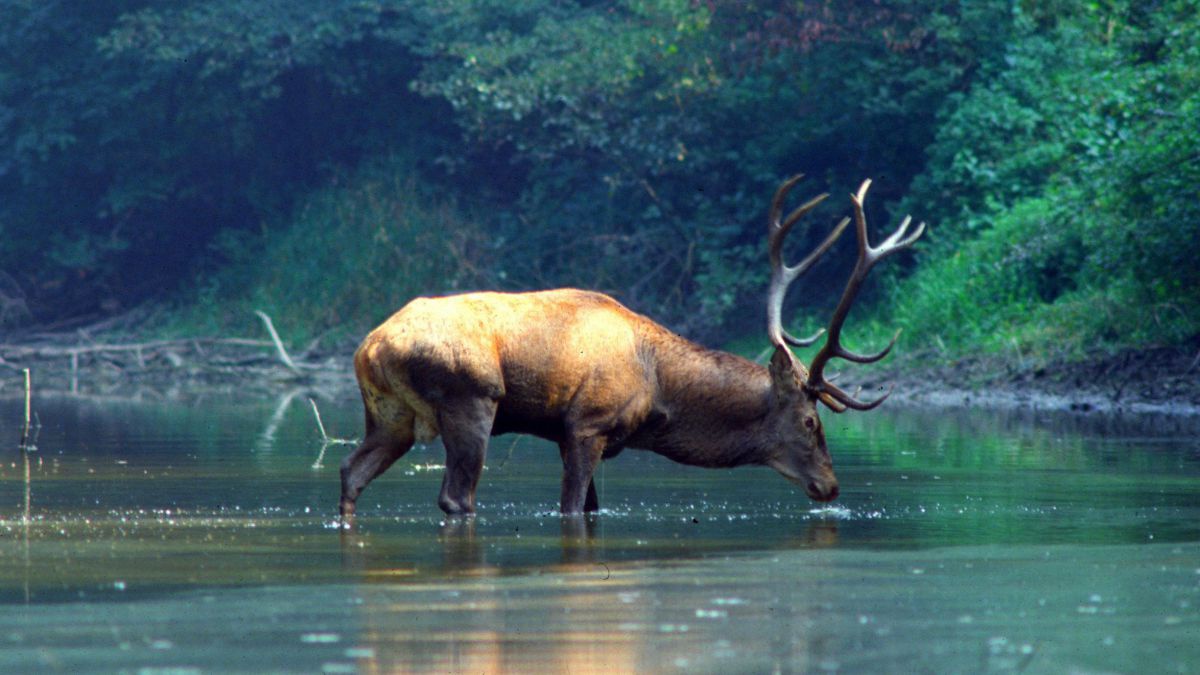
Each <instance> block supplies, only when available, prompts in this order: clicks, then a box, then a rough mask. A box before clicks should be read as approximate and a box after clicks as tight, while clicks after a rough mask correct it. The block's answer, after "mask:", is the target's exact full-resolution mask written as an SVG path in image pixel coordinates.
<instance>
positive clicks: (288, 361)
mask: <svg viewBox="0 0 1200 675" xmlns="http://www.w3.org/2000/svg"><path fill="white" fill-rule="evenodd" d="M254 313H255V314H257V315H258V318H260V319H262V322H263V324H264V325H265V326H266V327H267V332H268V333H270V334H271V341H272V342H274V343H275V351H276V352H278V354H279V360H280V361H282V362H283V365H284V366H286V367H287V369H288V370H290V371H292V372H293V373H295V374H297V375H300V374H301V373H300V368H299V367H298V366H296V363H295V362H294V361H292V357H291V356H288V353H287V349H284V347H283V341H282V340H280V339H279V333H277V332H275V324H273V323H271V317H269V316H267V315H266V313H265V312H263V311H262V310H258V309H256V310H254Z"/></svg>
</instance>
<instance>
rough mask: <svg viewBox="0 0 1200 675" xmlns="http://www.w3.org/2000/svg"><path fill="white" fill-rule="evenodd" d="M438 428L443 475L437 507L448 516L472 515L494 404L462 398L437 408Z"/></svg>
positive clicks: (491, 400) (487, 401)
mask: <svg viewBox="0 0 1200 675" xmlns="http://www.w3.org/2000/svg"><path fill="white" fill-rule="evenodd" d="M437 416H438V427H439V429H440V430H441V432H442V443H443V444H444V445H445V446H446V472H445V474H443V475H442V490H441V493H440V494H439V495H438V506H439V507H440V508H441V509H442V511H445V512H446V513H447V514H449V515H465V514H470V513H474V512H475V489H476V488H477V487H478V486H479V475H480V474H481V473H482V472H483V461H484V458H485V456H486V454H487V444H488V438H489V437H490V436H491V432H492V424H493V423H494V422H495V420H496V401H495V400H493V399H490V398H463V399H458V400H454V401H447V402H446V403H444V404H443V405H441V406H440V407H439V408H438V413H437Z"/></svg>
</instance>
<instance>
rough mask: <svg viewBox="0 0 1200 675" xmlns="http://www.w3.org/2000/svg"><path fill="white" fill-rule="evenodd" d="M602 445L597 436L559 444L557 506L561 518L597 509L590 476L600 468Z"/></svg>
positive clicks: (596, 500) (598, 503) (593, 483)
mask: <svg viewBox="0 0 1200 675" xmlns="http://www.w3.org/2000/svg"><path fill="white" fill-rule="evenodd" d="M604 444H605V439H604V438H603V437H597V436H591V437H584V438H572V439H569V440H567V441H566V442H564V443H563V445H562V447H561V450H562V459H563V479H562V498H561V501H560V503H559V510H560V511H561V512H562V514H563V515H574V514H579V513H583V512H585V511H597V510H599V509H600V502H599V500H598V499H597V498H596V484H595V482H593V480H592V476H593V474H594V473H595V472H596V467H597V466H599V465H600V459H601V457H602V456H603V454H604Z"/></svg>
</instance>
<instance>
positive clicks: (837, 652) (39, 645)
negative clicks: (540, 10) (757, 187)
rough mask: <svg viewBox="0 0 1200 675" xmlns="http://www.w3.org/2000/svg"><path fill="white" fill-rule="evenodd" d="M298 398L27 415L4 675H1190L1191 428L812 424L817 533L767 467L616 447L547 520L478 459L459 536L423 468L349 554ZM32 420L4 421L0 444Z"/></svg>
mask: <svg viewBox="0 0 1200 675" xmlns="http://www.w3.org/2000/svg"><path fill="white" fill-rule="evenodd" d="M298 397H299V394H296V395H295V396H292V397H291V400H288V397H286V396H285V397H283V398H282V399H237V398H228V399H220V398H213V399H209V400H206V401H200V402H198V403H194V404H189V405H185V406H180V405H177V404H175V403H172V402H163V401H157V400H156V401H140V402H139V401H118V402H106V401H101V400H97V399H84V400H80V399H71V398H53V397H46V398H43V399H42V400H40V401H36V407H37V408H38V409H39V411H40V412H41V417H42V420H43V424H44V427H43V431H42V435H41V438H40V439H39V446H40V448H39V452H38V453H37V456H38V458H40V459H41V460H43V461H42V462H41V463H40V464H39V463H37V462H36V461H35V462H34V463H33V464H32V465H31V480H32V486H33V489H32V502H31V506H30V518H29V519H28V521H25V520H24V519H23V518H22V517H21V516H22V515H23V504H22V500H23V494H24V492H23V490H24V485H25V483H24V482H23V475H22V472H23V469H22V465H21V462H20V459H19V457H17V456H16V455H15V454H14V455H11V456H10V459H9V460H6V461H5V462H3V463H0V508H2V510H0V602H3V603H10V604H11V606H10V609H12V608H13V607H16V608H19V609H20V611H19V612H17V611H10V612H8V613H7V616H5V613H0V635H8V636H9V644H8V648H6V651H5V653H4V654H0V670H3V671H28V670H35V669H38V668H42V669H44V668H47V667H49V665H48V662H44V661H41V660H39V659H41V658H42V657H41V656H40V655H43V654H45V655H49V656H50V657H53V659H56V662H55V663H56V664H57V665H58V666H60V667H62V668H63V669H68V670H69V669H71V668H72V667H76V668H87V667H92V668H100V669H106V670H139V669H141V668H147V669H152V670H153V669H156V668H158V669H167V668H172V667H176V668H179V667H182V665H181V664H184V665H188V666H189V667H201V668H204V669H213V670H222V669H244V670H299V671H317V670H322V669H325V670H331V669H332V670H337V668H341V667H345V668H350V667H354V668H357V669H359V670H365V671H378V672H390V671H393V670H439V669H440V670H455V671H458V670H478V671H484V672H487V671H513V670H516V671H528V670H539V671H540V670H556V671H561V670H570V671H583V672H590V671H594V670H603V671H631V670H637V671H640V670H652V671H663V670H675V669H694V670H700V671H705V672H729V671H742V672H745V671H753V672H770V671H776V670H778V671H811V670H834V671H838V670H849V671H860V672H880V671H888V670H894V669H895V665H896V664H897V663H904V664H906V665H912V666H913V668H911V670H922V669H923V670H930V671H946V670H950V671H958V672H969V671H977V670H988V669H991V670H998V671H1006V670H1017V669H1022V668H1028V669H1030V670H1033V671H1042V672H1063V671H1069V670H1072V669H1075V670H1083V671H1088V670H1097V669H1102V668H1108V669H1115V670H1130V671H1133V670H1145V671H1172V670H1175V671H1177V670H1180V669H1181V667H1186V666H1187V665H1188V664H1194V663H1196V662H1200V653H1198V652H1197V650H1198V647H1197V646H1196V643H1195V641H1194V628H1195V626H1196V625H1200V614H1198V612H1200V566H1198V564H1197V562H1196V561H1197V560H1200V551H1198V550H1197V544H1196V542H1197V541H1200V450H1198V447H1197V444H1196V441H1195V439H1196V438H1197V436H1196V435H1187V434H1180V433H1179V432H1178V430H1179V429H1184V428H1186V425H1185V424H1183V423H1179V424H1177V425H1175V427H1174V429H1175V430H1173V431H1170V432H1162V431H1159V430H1157V429H1156V428H1155V426H1154V424H1156V423H1155V422H1151V423H1149V426H1147V425H1143V424H1139V423H1136V422H1132V421H1113V420H1111V419H1102V418H1096V417H1090V416H1089V417H1083V416H1066V417H1056V418H1049V417H1043V416H1039V415H1031V414H1024V413H1012V414H1001V415H997V414H983V413H979V412H978V411H940V412H938V411H921V410H905V409H901V408H899V407H894V408H892V409H889V410H885V411H879V412H877V413H875V414H872V415H860V416H853V417H852V416H837V417H835V418H833V419H832V420H831V421H830V422H829V429H828V433H829V436H830V442H831V445H832V447H833V452H834V455H835V461H836V462H837V465H838V468H839V472H840V475H841V478H842V483H843V489H844V492H843V497H842V498H841V499H839V501H838V502H837V505H836V506H834V507H819V506H818V505H815V504H813V503H811V502H810V501H808V500H807V499H806V498H805V497H804V496H803V494H802V493H801V492H800V491H798V490H796V489H795V488H794V487H793V486H791V485H790V484H788V483H787V482H786V481H783V480H780V479H779V478H778V477H777V476H775V475H774V474H773V473H772V472H770V471H769V470H763V471H761V472H759V471H756V470H754V469H745V470H737V471H709V470H698V469H690V468H688V467H681V466H678V465H674V464H671V463H669V462H667V461H665V460H662V459H660V458H657V457H654V456H652V455H647V454H645V453H637V452H627V453H624V454H623V455H622V456H620V457H618V458H617V459H615V460H614V461H612V462H606V463H605V465H604V467H603V469H602V470H601V473H600V476H599V477H598V479H597V487H598V488H599V490H600V492H601V505H602V506H603V507H604V510H603V511H602V512H600V513H599V514H595V515H589V516H582V517H577V518H562V517H560V516H558V515H557V514H556V513H555V512H554V509H555V505H556V503H557V498H558V492H559V490H558V480H559V478H560V476H561V464H560V463H559V459H558V454H557V450H556V449H555V448H553V447H552V446H549V445H546V444H541V443H538V442H535V441H531V440H528V439H517V440H515V441H508V440H504V441H501V442H500V443H499V444H498V445H496V446H494V447H499V448H501V449H502V450H500V451H498V452H495V453H494V454H493V457H492V458H491V459H490V460H489V462H488V465H487V470H486V471H485V473H484V476H483V481H482V484H481V487H480V492H479V497H480V510H479V515H478V516H476V517H472V518H446V517H445V516H444V515H443V514H442V513H441V512H440V511H439V510H438V509H437V506H436V503H435V499H436V495H437V491H438V488H439V485H440V480H441V475H440V470H439V469H433V470H429V469H430V467H436V466H437V465H439V464H441V462H442V451H441V448H440V447H438V446H436V445H435V446H433V447H428V448H418V449H414V450H413V452H411V453H410V454H409V455H408V456H406V457H405V458H404V460H403V461H402V463H401V464H398V465H397V466H396V467H394V468H393V469H392V470H391V471H390V472H389V473H388V474H386V475H385V476H384V477H383V478H381V479H380V480H379V481H377V482H376V483H373V484H372V486H371V488H370V489H369V490H368V491H367V492H366V493H365V494H364V497H363V499H362V500H361V501H360V506H361V510H360V512H359V523H358V529H357V530H354V531H348V530H345V529H343V528H341V527H339V525H338V523H337V521H336V519H335V512H336V503H337V497H338V491H339V486H338V480H337V462H336V461H334V459H333V458H334V457H335V456H336V450H334V449H332V448H331V449H330V461H327V462H326V464H327V465H328V466H324V467H317V468H314V467H313V465H312V464H313V463H312V460H313V457H315V456H317V453H318V451H319V450H320V445H321V443H320V438H319V435H318V433H317V432H316V430H315V429H316V427H315V423H314V421H313V418H312V415H311V412H310V411H309V410H308V408H307V406H303V405H297V404H296V399H298ZM281 401H282V402H281ZM19 414H20V413H19V403H18V404H17V405H13V402H12V401H8V400H0V442H2V443H9V445H8V446H7V447H13V448H15V445H13V443H15V441H16V438H15V437H14V436H11V433H10V431H9V430H10V429H12V428H13V427H12V426H11V425H9V424H8V422H9V420H11V419H14V415H18V416H19ZM321 414H322V416H323V417H324V419H325V425H326V426H327V427H328V430H329V435H331V436H339V437H348V436H353V435H356V434H357V433H358V432H359V429H358V426H359V425H360V424H361V419H360V411H359V410H358V407H357V403H356V402H354V401H352V400H349V401H347V402H346V403H345V404H344V405H338V404H337V403H336V402H335V401H332V400H330V401H322V404H321ZM264 430H267V431H268V432H269V433H265V432H264ZM10 441H11V443H10ZM5 505H6V506H5ZM23 522H27V523H28V524H27V526H25V527H23V525H22V523H23ZM25 603H28V604H27V605H26V604H25ZM231 616H237V617H245V618H244V619H243V620H242V621H241V622H231V621H230V619H229V617H231ZM27 625H39V626H46V627H49V629H48V630H45V631H41V632H38V633H36V634H35V633H33V632H31V631H29V630H28V629H27V628H25V626H27ZM113 630H117V631H119V632H120V634H121V636H122V637H121V638H120V643H121V644H126V645H128V648H127V649H125V651H122V652H120V653H117V652H115V651H114V648H113V644H114V640H113V638H112V635H113V632H112V631H113ZM1189 631H1192V632H1191V633H1189ZM14 636H15V637H14ZM130 636H136V637H130ZM143 638H144V639H143ZM1106 640H1107V641H1108V642H1107V643H1106ZM168 644H169V645H171V647H170V648H167V647H166V645H168ZM155 645H158V647H157V648H156V647H155ZM265 645H272V646H273V647H271V648H268V647H266V646H265ZM106 650H107V651H106ZM98 659H99V660H98ZM105 659H107V660H105ZM97 663H99V664H103V665H99V666H97V665H95V664H97ZM1181 664H1183V665H1182V666H1181ZM327 665H328V666H329V667H328V668H326V667H325V666H327Z"/></svg>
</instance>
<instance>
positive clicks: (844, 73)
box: [0, 0, 1200, 359]
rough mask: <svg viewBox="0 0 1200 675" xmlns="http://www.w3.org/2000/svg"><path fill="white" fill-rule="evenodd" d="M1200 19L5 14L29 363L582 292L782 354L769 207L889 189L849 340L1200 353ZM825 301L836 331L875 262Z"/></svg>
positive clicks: (811, 323) (3, 244)
mask: <svg viewBox="0 0 1200 675" xmlns="http://www.w3.org/2000/svg"><path fill="white" fill-rule="evenodd" d="M1198 9H1200V8H1198V7H1197V3H1196V2H1195V0H1150V1H1142V2H1133V1H1131V0H1071V1H1064V0H1053V1H1051V2H1032V1H1029V0H977V1H973V2H952V1H949V0H912V1H906V2H898V1H895V0H842V1H839V2H834V1H832V0H816V1H810V2H800V1H796V0H763V1H758V0H754V1H745V0H737V1H734V0H607V1H595V0H578V1H574V2H571V1H564V0H475V1H470V2H468V1H466V0H438V1H437V2H429V1H426V0H341V1H330V0H286V1H284V0H205V1H203V2H200V1H181V2H169V3H168V2H150V1H147V0H111V1H109V2H102V3H101V2H96V3H93V2H78V1H69V0H62V1H53V0H36V1H34V0H2V1H0V16H3V17H4V20H3V21H2V22H0V333H8V334H10V335H20V334H22V332H27V331H31V330H39V331H54V330H57V331H71V330H76V329H78V328H81V327H87V326H91V325H96V324H98V323H101V322H104V321H106V320H111V318H112V317H129V320H128V321H127V324H125V325H128V326H130V327H131V328H130V329H131V330H134V331H136V332H139V333H140V334H144V335H150V334H153V335H220V334H229V333H239V332H245V327H246V326H248V325H252V324H253V322H254V318H253V311H254V310H256V309H260V310H262V311H265V312H267V313H268V314H269V315H271V316H273V317H274V318H275V323H276V324H277V325H278V326H279V328H280V330H281V332H282V333H283V334H284V336H285V337H286V338H287V339H288V340H290V341H293V342H297V343H299V342H303V343H316V344H321V345H322V346H325V347H327V348H329V349H341V348H343V347H345V346H349V345H353V344H354V343H355V342H356V341H357V340H358V339H359V338H361V336H362V335H363V334H364V333H365V332H366V331H367V330H369V329H370V328H371V327H372V326H374V325H375V324H377V323H378V322H379V321H381V320H382V319H383V318H384V317H386V316H387V315H388V314H390V313H391V312H392V311H394V310H395V309H396V308H398V307H400V306H401V305H403V304H404V303H405V302H406V301H407V300H409V299H410V298H412V297H415V296H418V295H427V294H442V293H449V292H456V291H461V290H468V289H483V288H487V289H506V290H524V289H535V288H549V287H556V286H578V287H583V288H589V289H596V290H600V291H604V292H607V293H610V294H612V295H613V296H614V297H616V298H618V299H619V300H620V301H621V302H623V303H625V304H627V305H628V306H630V307H631V308H633V309H635V310H637V311H640V312H642V313H645V314H647V315H649V316H652V317H654V318H655V319H656V320H659V321H661V322H662V323H664V324H665V325H668V326H669V327H671V328H672V329H674V330H676V331H678V332H680V333H682V334H685V335H688V336H690V337H693V338H695V339H697V340H700V341H702V342H704V343H706V344H710V345H715V346H721V345H733V346H735V347H737V346H738V345H747V346H746V347H744V348H743V351H757V349H758V348H759V346H760V345H761V344H765V340H764V338H765V334H764V332H763V327H764V325H765V316H764V306H763V296H764V292H765V288H766V281H767V275H768V270H767V262H766V243H765V241H766V237H765V235H766V227H765V224H766V212H767V206H768V204H769V202H770V199H771V195H772V194H773V192H774V190H775V187H776V186H777V185H778V184H779V182H780V181H781V180H783V179H784V178H786V177H787V176H789V175H792V174H795V173H804V174H805V175H806V178H805V180H804V181H803V182H802V183H801V184H800V186H799V187H798V188H797V192H799V193H803V195H802V196H803V198H807V196H810V195H814V194H817V193H820V192H825V191H828V192H830V193H831V194H832V197H831V198H830V199H828V200H826V202H824V203H823V204H822V206H821V207H820V208H819V209H818V210H817V211H816V212H814V214H812V215H811V216H810V217H809V218H808V219H807V220H806V221H805V222H804V223H802V224H801V226H800V228H799V229H798V231H797V232H796V233H794V234H793V235H792V237H791V238H792V239H794V240H795V241H792V242H790V244H789V246H791V247H794V248H793V249H791V250H792V251H793V252H792V253H791V254H790V255H793V256H798V255H800V254H802V252H803V251H805V250H807V249H810V248H812V247H814V246H815V245H816V244H817V243H818V242H820V241H821V240H822V239H823V238H824V237H825V235H826V234H827V233H828V232H829V230H830V229H831V228H832V227H833V225H834V224H835V223H836V222H837V220H838V219H840V218H841V217H842V216H844V215H846V214H847V213H849V207H850V202H849V195H850V193H852V192H853V191H854V190H855V189H856V188H857V186H858V184H859V183H860V182H861V181H862V180H863V179H865V178H871V179H872V180H873V186H874V187H873V189H872V192H871V198H870V199H869V200H868V203H867V209H868V216H869V219H870V222H871V223H872V228H873V232H875V235H874V236H877V237H878V236H881V234H882V233H884V232H886V231H888V230H890V229H891V228H893V227H894V226H895V224H896V223H898V222H899V220H900V219H901V218H902V217H903V216H904V215H905V214H912V216H913V217H914V219H915V220H917V221H924V222H926V223H928V231H927V233H926V235H925V237H924V238H923V239H922V240H921V241H920V242H919V243H918V244H917V246H916V247H915V250H914V252H913V253H911V254H905V255H906V256H907V257H898V258H896V259H895V260H893V261H890V262H889V264H888V265H885V266H883V268H881V269H880V270H879V272H877V273H876V275H875V278H874V279H872V283H871V284H870V285H869V286H868V287H867V289H866V290H865V291H864V296H863V299H862V302H861V303H860V304H861V305H862V306H861V307H859V308H857V309H856V312H855V317H854V318H853V319H852V321H851V323H852V324H853V326H852V327H851V328H850V332H851V333H852V336H851V338H850V339H851V341H852V342H856V341H862V342H871V341H874V340H877V339H885V337H886V336H887V335H890V332H891V330H892V329H893V327H896V326H898V327H902V328H903V330H904V337H903V339H902V342H901V347H900V350H901V351H903V350H906V349H907V350H908V351H910V352H911V351H912V350H914V349H921V350H924V352H925V353H928V354H934V355H936V356H937V357H939V358H944V359H954V358H956V357H961V356H962V355H965V354H971V353H1002V352H1009V351H1012V350H1016V351H1017V352H1018V353H1021V354H1025V355H1029V356H1031V357H1032V358H1034V359H1051V358H1053V359H1071V358H1077V357H1080V356H1081V355H1083V354H1087V353H1091V352H1095V351H1096V350H1100V351H1104V350H1119V349H1128V348H1137V347H1142V346H1149V345H1159V346H1161V345H1183V344H1186V343H1189V342H1190V341H1194V340H1195V339H1196V336H1197V335H1198V334H1200V264H1197V262H1196V261H1197V260H1198V259H1200V237H1198V236H1197V233H1198V231H1200V229H1198V225H1200V200H1198V199H1197V197H1198V196H1200V193H1198V191H1197V187H1196V186H1197V185H1198V184H1200V40H1197V39H1196V35H1198V34H1200V11H1198ZM843 239H844V241H841V242H839V243H838V245H837V246H836V247H835V248H834V249H833V251H832V252H831V253H830V254H829V255H827V256H826V257H825V259H824V260H822V262H821V263H820V264H819V265H817V266H816V267H815V268H814V269H813V270H812V271H811V272H810V273H809V275H808V276H807V277H806V278H805V279H803V280H802V281H801V282H799V283H798V284H797V289H796V290H795V291H793V293H792V294H791V297H790V298H789V306H788V311H787V314H786V316H787V317H788V321H789V322H790V323H791V324H792V325H793V327H794V328H795V329H796V331H797V332H802V331H809V332H811V330H812V329H813V328H815V327H818V326H820V325H822V324H823V322H824V321H825V320H827V317H828V315H829V313H830V310H831V308H832V307H833V305H834V304H835V303H836V301H837V298H838V296H839V294H840V292H841V289H842V286H843V284H844V283H845V279H846V275H847V274H848V273H849V267H850V264H851V261H852V260H853V256H854V243H853V241H851V239H852V238H851V237H844V238H843Z"/></svg>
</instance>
